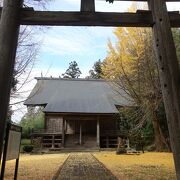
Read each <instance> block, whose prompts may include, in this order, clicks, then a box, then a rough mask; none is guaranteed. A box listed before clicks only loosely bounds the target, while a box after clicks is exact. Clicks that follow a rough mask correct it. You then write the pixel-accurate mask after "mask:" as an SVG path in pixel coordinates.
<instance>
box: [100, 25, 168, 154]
mask: <svg viewBox="0 0 180 180" xmlns="http://www.w3.org/2000/svg"><path fill="white" fill-rule="evenodd" d="M114 34H115V35H116V38H117V42H116V45H115V46H113V45H112V43H111V41H110V40H109V42H108V55H107V57H106V59H105V61H104V63H103V67H102V69H103V74H104V77H105V78H106V79H109V80H111V81H112V82H113V83H114V84H115V85H116V86H118V87H119V88H121V89H124V90H125V91H126V93H127V94H128V95H129V96H130V97H131V98H132V99H133V100H134V102H135V103H136V104H137V105H138V106H139V107H140V108H141V112H142V113H143V114H144V116H145V117H146V118H145V119H151V121H152V124H153V129H154V136H155V145H156V150H157V151H161V150H163V149H164V148H165V147H166V148H169V144H168V142H167V141H166V138H165V136H164V134H163V132H162V129H161V126H160V123H159V121H158V114H157V111H158V108H159V106H160V105H161V104H162V94H161V88H160V83H159V76H158V69H157V64H156V58H155V53H154V51H153V46H152V34H151V29H148V28H131V27H129V28H116V29H115V31H114ZM140 117H142V114H140Z"/></svg>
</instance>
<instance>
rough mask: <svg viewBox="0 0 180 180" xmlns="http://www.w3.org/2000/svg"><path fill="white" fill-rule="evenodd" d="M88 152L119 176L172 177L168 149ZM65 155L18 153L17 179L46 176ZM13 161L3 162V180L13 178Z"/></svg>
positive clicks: (47, 179)
mask: <svg viewBox="0 0 180 180" xmlns="http://www.w3.org/2000/svg"><path fill="white" fill-rule="evenodd" d="M92 154H93V155H94V156H95V157H96V158H97V159H98V160H99V161H100V162H101V163H103V164H104V165H105V166H106V167H107V169H109V170H110V171H111V172H112V173H113V174H114V175H115V176H116V177H117V178H118V179H120V180H121V179H122V180H126V179H127V180H160V179H161V180H166V179H167V180H175V170H174V163H173V156H172V154H171V153H145V154H140V155H116V154H115V152H97V153H92ZM68 156H69V154H68V153H61V154H44V155H21V156H20V164H19V173H18V180H50V179H52V177H53V176H54V175H55V174H56V172H57V171H58V169H59V168H60V167H61V166H62V164H63V163H64V161H65V160H66V159H67V157H68ZM14 163H15V162H14V161H8V162H7V165H6V172H5V180H12V179H13V172H14Z"/></svg>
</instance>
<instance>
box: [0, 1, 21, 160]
mask: <svg viewBox="0 0 180 180" xmlns="http://www.w3.org/2000/svg"><path fill="white" fill-rule="evenodd" d="M21 4H22V1H21V0H4V8H3V10H2V15H1V20H0V162H1V155H2V149H3V139H4V131H5V126H6V118H7V111H8V105H9V97H10V90H11V82H12V78H13V69H14V63H15V55H16V48H17V41H18V33H19V12H20V6H21Z"/></svg>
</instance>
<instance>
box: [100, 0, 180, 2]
mask: <svg viewBox="0 0 180 180" xmlns="http://www.w3.org/2000/svg"><path fill="white" fill-rule="evenodd" d="M99 1H105V0H99ZM114 1H138V2H147V1H148V0H114ZM163 1H164V2H180V0H163Z"/></svg>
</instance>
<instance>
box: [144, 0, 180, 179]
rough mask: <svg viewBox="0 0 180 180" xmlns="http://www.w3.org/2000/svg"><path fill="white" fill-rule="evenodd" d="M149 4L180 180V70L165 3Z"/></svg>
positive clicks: (153, 2) (161, 1)
mask: <svg viewBox="0 0 180 180" xmlns="http://www.w3.org/2000/svg"><path fill="white" fill-rule="evenodd" d="M148 4H149V8H150V9H151V11H152V15H153V21H154V26H153V35H154V44H155V49H156V54H157V59H158V69H159V75H160V82H161V89H162V94H163V99H164V105H165V110H166V117H167V121H168V129H169V134H170V140H171V147H172V151H173V155H174V162H175V168H176V175H177V180H180V69H179V65H178V59H177V55H176V48H175V45H174V41H173V36H172V32H171V25H170V21H169V16H168V12H167V8H166V4H165V2H164V1H163V0H149V3H148Z"/></svg>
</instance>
